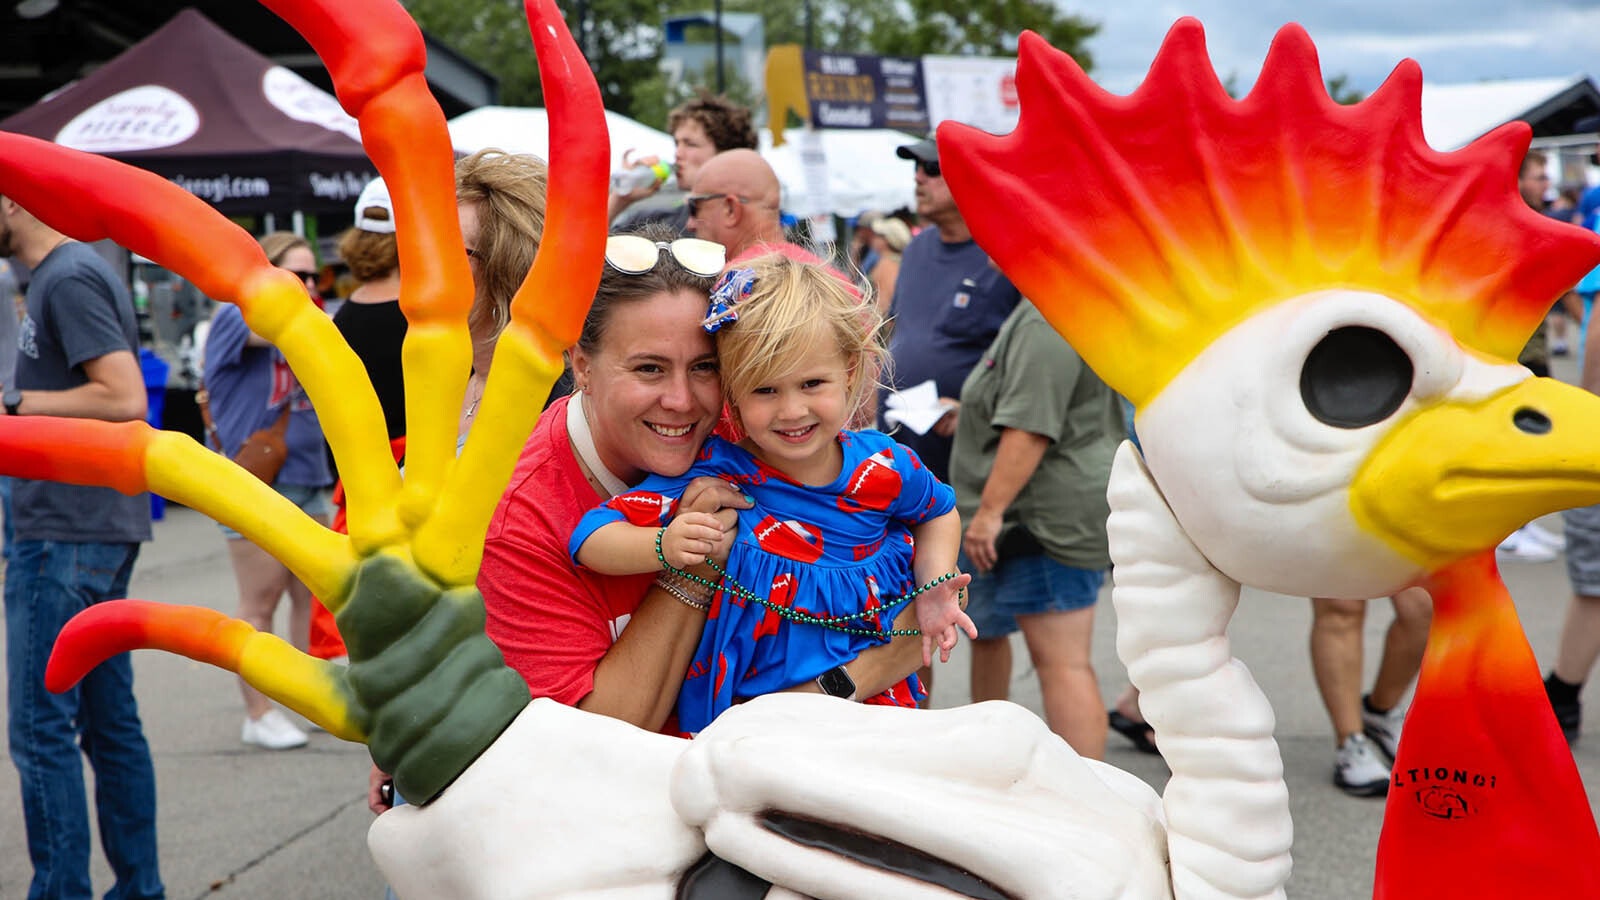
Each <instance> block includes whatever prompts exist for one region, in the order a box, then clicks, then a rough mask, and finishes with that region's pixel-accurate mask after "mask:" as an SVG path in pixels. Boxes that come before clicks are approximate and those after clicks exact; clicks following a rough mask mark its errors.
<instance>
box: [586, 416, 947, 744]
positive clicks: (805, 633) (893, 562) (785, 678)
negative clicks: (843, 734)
mask: <svg viewBox="0 0 1600 900" xmlns="http://www.w3.org/2000/svg"><path fill="white" fill-rule="evenodd" d="M838 440H839V446H840V448H841V449H842V450H843V451H844V465H843V466H842V467H841V468H840V472H839V477H838V478H837V479H835V480H834V482H833V483H832V484H828V485H819V486H807V485H803V484H800V483H798V482H796V481H793V480H791V479H790V478H789V477H788V476H786V475H784V474H783V473H782V472H779V471H778V470H776V469H774V468H771V467H770V466H767V465H765V464H764V463H762V462H761V461H759V460H757V459H756V458H755V457H753V456H751V455H750V453H748V452H747V451H745V450H744V449H742V448H740V447H739V446H738V445H736V444H732V443H729V442H727V441H725V440H723V439H721V438H718V437H715V436H713V437H711V438H710V439H708V440H707V441H706V444H705V446H704V447H703V448H701V451H700V457H699V459H698V461H696V463H695V464H694V466H693V467H691V468H690V469H689V471H688V472H685V473H684V474H683V475H681V476H678V477H676V478H663V477H660V476H656V475H652V476H650V477H648V478H646V479H645V480H644V481H643V482H642V483H641V484H640V485H639V486H638V487H636V488H634V489H633V490H632V491H629V492H628V493H626V494H621V495H619V496H616V497H613V498H611V499H610V500H608V501H607V502H606V503H604V504H603V505H601V506H599V507H596V508H595V509H593V510H590V511H589V512H588V513H587V514H586V515H585V516H584V517H583V520H582V521H581V522H580V523H579V524H578V528H577V530H576V531H574V532H573V534H572V540H571V543H570V544H569V550H570V551H571V553H572V554H573V558H574V560H576V558H577V552H578V548H579V547H581V546H582V545H583V542H584V541H585V540H587V539H588V537H589V535H591V534H593V533H594V531H595V529H597V528H599V527H601V526H602V525H607V524H610V523H612V522H621V521H627V522H631V523H633V524H635V525H640V526H644V527H650V528H655V527H660V526H662V525H665V524H667V523H668V522H670V521H672V517H673V515H674V514H675V513H676V512H677V505H678V497H680V496H681V495H682V494H683V489H684V487H685V486H686V485H687V484H688V483H689V481H690V480H691V479H694V478H697V477H699V476H702V475H711V476H714V477H717V478H721V479H723V480H725V481H728V482H731V483H732V484H733V485H735V486H736V487H739V488H741V489H743V490H744V492H745V493H747V494H749V495H750V496H751V497H752V498H754V500H755V506H754V507H752V508H751V509H745V510H740V511H739V533H738V536H737V537H736V538H735V540H734V544H733V550H732V551H731V553H730V554H729V556H728V564H727V571H728V574H729V575H730V576H731V577H732V578H733V580H734V581H736V582H738V583H739V584H740V585H742V586H743V587H744V588H745V589H747V590H748V591H750V592H751V593H753V594H756V595H759V596H761V597H765V598H767V599H768V600H770V601H772V602H773V603H775V604H778V605H781V606H786V607H789V608H792V609H794V610H796V611H799V612H805V613H810V614H811V615H815V616H841V615H849V614H851V613H858V612H863V611H866V610H872V609H877V608H880V607H881V606H882V605H883V604H884V603H885V602H891V601H893V600H894V599H895V598H898V597H903V596H905V595H906V594H908V593H910V592H911V591H913V590H915V589H916V587H917V585H916V578H915V576H914V575H913V574H912V568H911V560H912V554H913V550H914V546H913V542H912V539H911V532H910V526H913V525H917V524H920V523H922V522H926V521H928V520H929V519H933V518H936V517H938V516H942V515H944V514H945V513H947V512H949V511H950V510H951V509H954V508H955V492H954V491H953V490H952V489H951V488H950V487H949V485H946V484H943V483H941V482H940V481H939V480H938V479H937V478H935V477H934V476H933V475H932V474H931V473H929V472H928V470H927V469H926V468H924V467H923V465H922V461H921V460H920V459H918V458H917V455H916V453H915V452H913V451H912V450H911V449H909V448H907V447H905V446H902V445H900V444H897V443H895V442H894V440H893V439H891V438H890V437H889V436H888V435H885V434H882V433H880V432H877V431H843V432H840V433H839V439H838ZM903 609H904V605H901V606H899V607H897V608H895V609H894V610H892V611H891V612H890V614H889V615H884V616H881V617H880V616H879V615H876V614H874V615H869V616H865V617H863V618H861V619H859V620H855V621H852V622H850V623H848V625H849V626H850V627H853V628H861V629H868V630H871V631H873V632H875V633H874V634H867V635H855V634H849V633H846V632H843V631H837V630H834V629H832V628H828V627H825V626H822V625H811V624H803V623H798V622H791V621H789V620H788V619H784V618H781V617H780V616H779V615H778V614H777V613H775V612H773V611H771V610H769V609H767V608H766V607H765V606H762V605H761V604H759V603H757V602H754V601H746V600H744V599H742V598H741V597H739V596H737V595H736V594H735V593H734V592H732V591H726V590H720V591H718V592H717V593H716V596H715V597H714V598H713V599H712V602H711V609H710V611H709V613H708V615H707V619H706V627H705V631H704V633H703V634H702V635H701V638H700V646H699V647H698V648H697V649H696V650H695V655H694V660H693V662H691V663H690V665H689V671H688V674H687V676H686V677H685V679H684V682H683V689H682V691H681V692H680V693H679V695H678V723H679V727H680V728H681V729H682V730H683V731H684V732H685V733H687V734H694V733H696V732H698V731H700V730H701V729H702V728H704V727H705V726H706V725H709V724H710V723H711V720H712V719H714V718H716V717H717V715H718V714H719V713H721V712H722V711H723V710H725V709H727V708H728V707H729V706H731V705H733V703H734V702H735V701H736V700H741V699H746V698H749V697H756V696H759V695H761V694H770V693H772V692H774V691H780V690H783V689H785V688H789V687H793V686H795V685H797V684H803V683H805V682H807V681H812V680H814V679H815V678H816V677H817V676H819V675H821V674H822V673H823V672H826V671H828V670H829V669H832V668H834V667H835V666H839V665H843V664H844V663H847V662H849V661H850V660H852V659H855V658H856V656H857V655H858V654H859V653H860V652H861V651H862V650H865V649H866V648H868V647H872V646H875V645H877V644H882V643H884V642H886V641H887V640H888V639H889V638H888V636H887V635H886V634H883V633H882V632H885V631H887V630H888V629H890V628H891V627H893V620H894V617H895V616H896V615H898V614H899V613H900V612H901V611H902V610H903ZM920 696H921V690H920V687H919V686H917V684H916V679H915V676H913V677H912V678H911V679H908V682H903V683H902V684H901V685H898V686H896V688H893V689H891V690H889V691H886V692H884V694H883V695H880V696H879V697H875V698H867V702H879V703H896V704H911V703H915V702H916V700H917V699H919V698H920Z"/></svg>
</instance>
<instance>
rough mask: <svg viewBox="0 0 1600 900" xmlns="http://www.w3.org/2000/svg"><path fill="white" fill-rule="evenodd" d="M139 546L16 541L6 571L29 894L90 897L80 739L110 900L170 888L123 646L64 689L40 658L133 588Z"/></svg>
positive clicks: (14, 742)
mask: <svg viewBox="0 0 1600 900" xmlns="http://www.w3.org/2000/svg"><path fill="white" fill-rule="evenodd" d="M138 557H139V545H138V544H90V543H69V542H62V541H27V540H23V541H16V542H14V543H13V544H12V547H11V558H10V563H9V565H8V567H7V569H6V582H5V605H6V687H7V702H8V703H9V704H10V716H11V723H10V738H11V758H12V761H13V762H15V763H16V766H17V773H18V775H19V776H20V777H21V780H22V814H23V819H24V820H25V822H26V824H27V831H28V856H29V857H30V858H31V859H32V861H33V884H32V886H31V887H30V888H29V890H28V900H45V898H49V900H91V898H92V896H93V890H92V887H91V885H90V883H89V810H88V801H87V799H86V797H85V793H84V784H83V763H82V761H81V760H79V758H78V749H79V747H80V746H81V747H82V750H83V754H84V755H85V756H87V757H88V758H89V764H90V765H91V766H92V767H93V768H94V782H95V784H94V802H95V812H96V813H97V815H98V816H99V822H100V843H101V846H102V847H103V848H104V849H105V854H106V861H107V862H109V863H110V864H111V871H112V872H113V873H114V874H115V875H116V879H117V880H116V884H115V885H114V886H113V887H112V889H111V890H110V892H108V893H107V894H106V898H107V900H133V898H159V897H163V896H165V888H164V887H163V886H162V884H161V871H160V865H159V860H158V858H157V854H156V775H155V768H154V767H153V766H152V765H151V762H150V747H149V745H148V744H146V743H145V739H144V732H143V730H142V729H141V727H140V724H139V709H138V705H137V704H136V703H135V701H134V698H133V665H132V662H131V661H130V659H129V654H127V653H122V654H119V655H117V656H113V657H112V658H110V659H108V660H106V661H105V662H103V663H101V664H100V665H98V666H96V667H95V668H94V669H93V670H92V671H91V672H90V673H89V674H88V675H87V676H86V677H85V678H84V679H83V681H81V682H79V684H78V685H77V686H76V687H74V688H72V689H71V690H69V691H67V692H65V693H62V694H52V693H50V692H49V691H47V690H45V686H44V669H45V662H46V661H47V660H48V659H49V658H50V650H51V647H52V646H53V645H54V644H55V640H56V635H57V634H59V633H60V631H61V628H62V626H63V625H65V624H66V622H67V620H68V619H70V618H71V617H72V616H73V615H74V614H75V613H78V612H81V611H82V610H84V609H86V608H88V607H89V606H90V605H92V604H95V603H99V602H100V601H102V600H110V599H116V598H120V597H125V596H127V590H128V577H129V576H130V575H131V574H132V573H133V563H134V560H136V559H138Z"/></svg>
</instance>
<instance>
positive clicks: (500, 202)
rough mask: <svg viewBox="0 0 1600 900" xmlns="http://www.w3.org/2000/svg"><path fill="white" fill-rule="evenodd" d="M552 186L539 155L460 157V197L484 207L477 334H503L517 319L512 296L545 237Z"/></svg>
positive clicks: (490, 152) (473, 321) (473, 319)
mask: <svg viewBox="0 0 1600 900" xmlns="http://www.w3.org/2000/svg"><path fill="white" fill-rule="evenodd" d="M548 189H549V169H548V168H547V167H546V166H545V164H544V161H543V160H541V159H539V158H538V157H536V156H528V155H526V154H522V153H506V152H505V151H503V150H496V149H493V148H488V149H484V150H479V151H478V152H477V153H474V154H472V155H471V156H468V157H466V158H464V159H461V160H458V161H457V162H456V202H457V203H459V204H463V205H465V204H471V205H472V206H474V207H476V209H477V212H478V244H477V246H476V247H474V248H473V251H474V252H475V253H477V254H478V278H477V281H476V286H477V294H476V296H475V297H474V298H473V303H472V313H471V315H470V316H469V320H468V321H469V325H470V326H471V328H472V331H473V333H474V334H493V335H499V334H500V332H501V331H503V330H504V329H505V327H506V326H507V325H509V324H510V323H511V299H512V298H513V297H515V296H516V295H517V289H518V288H520V287H522V281H523V279H525V278H526V277H527V276H528V269H530V268H531V267H532V266H533V257H534V255H535V254H537V253H538V252H539V242H540V241H541V240H543V239H544V205H545V194H546V192H547V190H548ZM486 326H487V327H486Z"/></svg>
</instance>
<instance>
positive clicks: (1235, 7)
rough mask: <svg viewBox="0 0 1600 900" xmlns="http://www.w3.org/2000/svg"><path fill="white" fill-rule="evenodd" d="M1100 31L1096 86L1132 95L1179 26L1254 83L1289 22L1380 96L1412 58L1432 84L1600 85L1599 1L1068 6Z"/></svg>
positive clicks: (1130, 0)
mask: <svg viewBox="0 0 1600 900" xmlns="http://www.w3.org/2000/svg"><path fill="white" fill-rule="evenodd" d="M1062 5H1063V6H1065V7H1066V8H1067V9H1069V10H1072V11H1074V12H1079V13H1080V14H1082V15H1085V16H1086V17H1088V18H1090V19H1096V20H1098V21H1099V22H1100V23H1101V30H1100V33H1099V34H1098V35H1096V36H1095V37H1094V38H1093V40H1092V41H1091V42H1090V44H1089V49H1090V51H1091V52H1092V53H1093V54H1094V57H1095V63H1094V71H1093V73H1092V74H1093V76H1094V78H1095V79H1096V80H1097V81H1099V82H1100V83H1101V84H1102V85H1103V86H1105V87H1106V88H1108V89H1110V90H1113V91H1117V92H1119V93H1126V92H1128V91H1131V90H1133V88H1135V87H1136V86H1137V85H1138V83H1139V81H1140V79H1141V78H1143V77H1144V73H1145V71H1146V70H1147V69H1148V68H1149V65H1150V60H1151V58H1153V57H1154V56H1155V53H1156V50H1157V48H1158V47H1160V45H1161V38H1162V36H1163V35H1164V34H1165V33H1166V30H1167V29H1168V28H1169V27H1170V26H1171V25H1172V23H1173V21H1174V20H1176V19H1177V18H1178V17H1180V16H1185V15H1189V16H1194V17H1196V18H1198V19H1199V20H1200V21H1201V22H1202V23H1203V24H1204V25H1205V28H1206V44H1207V46H1208V47H1209V48H1210V51H1211V59H1212V62H1213V64H1214V65H1215V66H1216V69H1217V72H1218V74H1219V75H1220V76H1221V77H1222V78H1224V79H1226V78H1227V77H1228V76H1229V75H1230V74H1234V75H1236V77H1237V84H1238V86H1239V87H1240V88H1241V89H1244V88H1248V87H1249V86H1250V85H1251V84H1253V83H1254V82H1255V79H1256V75H1257V74H1258V73H1259V72H1260V70H1261V61H1262V59H1263V58H1265V56H1266V52H1267V46H1268V44H1270V43H1271V41H1272V35H1273V33H1274V32H1276V31H1277V30H1278V28H1279V27H1281V26H1282V25H1283V24H1284V23H1285V22H1299V23H1300V24H1301V25H1303V26H1305V28H1306V30H1307V31H1308V32H1309V33H1310V34H1311V38H1312V40H1313V41H1315V42H1316V44H1317V49H1318V52H1319V54H1320V56H1321V59H1322V71H1323V74H1324V75H1325V76H1333V75H1338V74H1340V73H1344V74H1347V75H1349V77H1350V85H1351V87H1354V88H1356V89H1358V90H1361V91H1364V92H1371V91H1372V90H1373V89H1374V88H1376V87H1377V86H1378V85H1379V84H1381V83H1382V81H1383V79H1384V78H1385V77H1386V76H1387V75H1388V73H1389V71H1390V70H1391V69H1393V68H1394V66H1395V63H1397V62H1399V61H1400V60H1401V59H1404V58H1406V57H1411V58H1412V59H1415V60H1417V62H1419V63H1421V64H1422V74H1423V77H1424V78H1425V79H1426V80H1428V81H1430V82H1438V83H1441V84H1444V83H1456V82H1464V81H1467V82H1470V81H1481V80H1484V79H1489V78H1532V77H1548V76H1565V75H1575V74H1582V73H1588V74H1590V75H1592V76H1594V77H1596V78H1597V79H1600V0H1510V2H1508V0H1309V2H1307V0H1300V2H1285V0H1179V2H1172V0H1113V2H1109V3H1092V4H1090V3H1083V2H1081V0H1072V2H1067V3H1063V4H1062Z"/></svg>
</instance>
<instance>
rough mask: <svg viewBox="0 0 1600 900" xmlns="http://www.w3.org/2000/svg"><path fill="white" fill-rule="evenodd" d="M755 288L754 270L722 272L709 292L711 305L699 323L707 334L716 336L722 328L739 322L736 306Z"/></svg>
mask: <svg viewBox="0 0 1600 900" xmlns="http://www.w3.org/2000/svg"><path fill="white" fill-rule="evenodd" d="M755 288H756V270H755V269H730V270H728V271H727V272H724V273H723V275H722V278H721V279H719V280H718V281H717V286H716V287H715V288H713V289H712V291H711V305H710V307H709V308H708V309H707V310H706V320H705V321H704V322H702V323H701V327H703V328H705V330H706V333H707V334H716V333H717V332H718V331H720V330H722V326H724V325H727V324H729V323H730V322H737V321H739V310H738V306H739V304H740V303H742V302H743V301H744V300H745V299H746V298H748V297H749V296H750V294H751V292H752V291H754V290H755Z"/></svg>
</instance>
